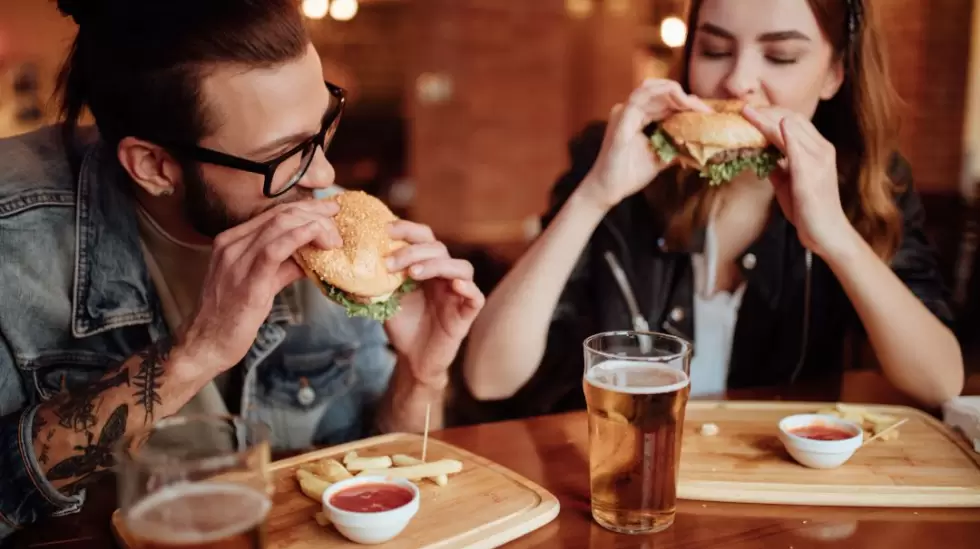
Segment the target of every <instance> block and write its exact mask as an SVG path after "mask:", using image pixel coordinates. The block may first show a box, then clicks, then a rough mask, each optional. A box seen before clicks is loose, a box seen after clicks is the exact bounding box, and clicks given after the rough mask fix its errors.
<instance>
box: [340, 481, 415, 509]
mask: <svg viewBox="0 0 980 549" xmlns="http://www.w3.org/2000/svg"><path fill="white" fill-rule="evenodd" d="M414 497H415V494H414V493H413V492H412V491H411V490H409V489H408V488H405V487H404V486H398V485H397V484H385V483H381V482H371V483H366V484H358V485H357V486H351V487H350V488H344V489H343V490H341V491H339V492H337V493H336V494H334V495H333V496H331V497H330V504H331V505H333V506H334V507H336V508H337V509H340V510H343V511H349V512H351V513H380V512H382V511H391V510H392V509H397V508H399V507H401V506H403V505H407V504H408V503H409V502H410V501H412V498H414Z"/></svg>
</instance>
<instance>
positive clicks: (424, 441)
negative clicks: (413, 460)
mask: <svg viewBox="0 0 980 549" xmlns="http://www.w3.org/2000/svg"><path fill="white" fill-rule="evenodd" d="M431 408H432V404H431V403H429V402H426V403H425V431H424V432H423V433H422V461H423V462H424V461H425V451H426V449H427V448H428V446H429V411H430V410H431Z"/></svg>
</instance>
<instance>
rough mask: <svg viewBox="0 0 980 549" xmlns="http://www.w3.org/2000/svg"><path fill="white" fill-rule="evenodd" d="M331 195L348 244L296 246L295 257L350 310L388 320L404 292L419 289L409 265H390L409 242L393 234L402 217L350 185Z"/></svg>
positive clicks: (322, 287)
mask: <svg viewBox="0 0 980 549" xmlns="http://www.w3.org/2000/svg"><path fill="white" fill-rule="evenodd" d="M326 200H335V201H336V202H337V204H338V205H339V206H340V211H339V212H338V213H337V215H336V216H334V217H333V222H334V224H335V225H336V226H337V231H338V232H339V233H340V238H341V240H342V241H343V245H342V246H341V247H340V248H335V249H332V250H322V249H320V248H316V247H314V246H305V247H303V248H301V249H300V250H298V251H297V253H296V258H295V259H296V262H297V263H299V265H300V267H302V268H303V271H304V272H305V273H306V276H307V277H309V278H310V280H312V281H313V282H314V283H315V284H316V285H317V286H318V287H319V288H320V290H321V291H322V292H323V294H324V295H326V296H327V297H328V298H329V299H331V300H333V301H334V302H336V303H337V304H339V305H341V306H342V307H344V308H345V309H346V310H347V315H348V316H351V317H355V316H359V317H367V318H371V319H374V320H377V321H381V322H383V321H385V320H388V319H389V318H391V317H392V316H394V315H395V313H397V312H398V308H399V305H398V303H399V299H400V298H401V296H402V295H404V294H406V293H409V292H411V291H412V290H414V289H415V282H414V281H412V279H410V278H408V276H406V274H405V272H404V271H402V272H397V273H392V272H390V271H388V268H387V267H386V266H385V258H386V257H387V256H388V255H389V254H391V253H392V252H394V251H395V250H397V249H399V248H402V247H404V246H407V245H408V244H407V243H406V242H403V241H400V240H393V239H391V237H389V236H388V225H389V224H390V223H391V222H392V221H396V220H398V217H397V216H396V215H395V214H394V213H392V212H391V210H389V209H388V207H387V206H386V205H385V204H384V203H383V202H381V201H380V200H378V199H377V198H375V197H373V196H371V195H369V194H367V193H365V192H363V191H345V192H341V193H340V194H338V195H335V196H333V197H331V198H328V199H326Z"/></svg>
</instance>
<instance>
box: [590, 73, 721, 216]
mask: <svg viewBox="0 0 980 549" xmlns="http://www.w3.org/2000/svg"><path fill="white" fill-rule="evenodd" d="M688 110H692V111H702V112H711V108H710V107H708V106H707V105H705V104H704V102H703V101H701V100H700V99H698V98H697V97H694V96H692V95H688V94H687V93H685V92H684V90H682V89H681V85H680V84H678V83H677V82H674V81H673V80H655V79H650V80H647V81H645V82H644V83H643V85H641V86H640V87H639V88H637V89H636V90H634V91H633V93H632V94H631V95H630V98H629V101H627V103H626V104H625V105H622V104H619V105H616V106H615V107H613V109H612V113H611V114H610V116H609V123H608V125H607V126H606V135H605V137H604V138H603V140H602V149H601V150H600V151H599V157H598V158H597V159H596V162H595V164H594V165H593V167H592V170H591V171H590V172H589V175H588V176H587V177H586V179H585V183H583V187H584V192H586V194H587V195H588V196H589V197H590V198H592V199H594V200H595V201H596V202H597V203H598V204H599V205H601V206H602V207H603V208H605V209H609V208H612V207H613V206H615V205H616V204H618V203H619V202H620V201H622V200H623V199H624V198H626V197H627V196H629V195H631V194H633V193H635V192H637V191H639V190H640V189H642V188H643V187H644V186H646V185H647V184H648V183H650V181H652V180H653V178H654V177H656V176H657V174H659V173H660V172H661V170H663V169H664V168H666V167H667V165H666V164H663V163H661V162H660V159H659V158H657V155H656V154H655V153H654V152H653V150H652V149H651V146H650V139H649V138H648V137H647V136H646V135H644V134H643V128H644V127H646V126H647V125H648V124H650V123H651V122H659V121H661V120H663V119H664V118H667V116H669V115H671V114H673V113H675V112H679V111H688Z"/></svg>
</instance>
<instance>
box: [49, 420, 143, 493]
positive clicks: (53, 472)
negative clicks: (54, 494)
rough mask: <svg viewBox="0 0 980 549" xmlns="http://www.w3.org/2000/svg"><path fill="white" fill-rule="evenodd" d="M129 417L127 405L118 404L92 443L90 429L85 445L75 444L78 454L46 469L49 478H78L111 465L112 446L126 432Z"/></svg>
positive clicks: (87, 432)
mask: <svg viewBox="0 0 980 549" xmlns="http://www.w3.org/2000/svg"><path fill="white" fill-rule="evenodd" d="M128 417H129V406H127V405H126V404H120V405H119V407H118V408H116V409H115V411H113V412H112V415H111V416H109V420H108V421H106V423H105V425H103V426H102V432H101V433H100V434H99V439H98V440H97V441H96V442H95V443H94V444H93V442H92V431H86V432H85V436H86V438H87V439H88V442H87V443H86V444H85V446H75V451H76V452H81V454H80V455H75V456H72V457H70V458H68V459H66V460H64V461H62V462H60V463H58V464H57V465H55V466H54V467H52V468H51V469H49V470H48V479H49V480H62V479H69V478H80V477H85V476H88V475H91V474H92V473H94V472H95V471H96V470H98V469H104V468H107V467H112V465H113V462H114V459H113V457H112V452H113V447H114V446H115V444H116V442H117V441H119V440H120V439H122V437H123V435H124V434H125V433H126V418H128Z"/></svg>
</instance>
